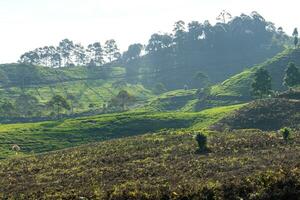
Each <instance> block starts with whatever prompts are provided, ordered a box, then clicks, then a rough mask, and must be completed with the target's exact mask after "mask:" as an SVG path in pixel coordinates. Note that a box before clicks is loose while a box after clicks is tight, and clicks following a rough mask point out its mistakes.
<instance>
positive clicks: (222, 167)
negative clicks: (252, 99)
mask: <svg viewBox="0 0 300 200" xmlns="http://www.w3.org/2000/svg"><path fill="white" fill-rule="evenodd" d="M194 134H195V132H193V131H186V130H184V131H170V130H168V131H162V132H159V133H157V134H147V135H143V136H136V137H130V138H125V139H116V140H111V141H105V142H101V143H94V144H88V145H84V146H81V147H76V148H71V149H67V150H63V151H58V152H53V153H49V154H48V153H47V154H44V155H36V156H31V157H27V158H23V159H7V160H5V161H1V162H0V176H1V179H0V198H3V199H6V198H8V199H10V198H11V199H124V200H125V199H145V200H146V199H178V200H179V199H228V200H229V199H230V200H232V199H236V200H237V199H297V198H298V197H299V195H300V188H299V186H300V170H299V166H300V163H299V160H300V153H299V152H300V133H299V132H298V133H296V132H294V133H293V135H292V138H291V139H290V141H289V142H288V143H285V142H284V141H283V139H282V137H281V135H280V134H278V133H276V132H261V131H256V130H240V131H235V132H232V133H226V134H225V133H211V134H210V136H209V142H208V147H209V150H210V151H209V153H207V154H197V153H196V150H197V144H196V141H195V139H194Z"/></svg>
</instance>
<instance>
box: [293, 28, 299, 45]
mask: <svg viewBox="0 0 300 200" xmlns="http://www.w3.org/2000/svg"><path fill="white" fill-rule="evenodd" d="M293 37H294V45H295V48H296V47H297V45H298V29H297V28H295V29H294V31H293Z"/></svg>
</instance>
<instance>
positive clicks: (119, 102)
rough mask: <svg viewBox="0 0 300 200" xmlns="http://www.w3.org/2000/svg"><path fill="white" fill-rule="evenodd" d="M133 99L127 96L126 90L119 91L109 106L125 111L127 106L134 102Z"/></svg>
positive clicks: (129, 95)
mask: <svg viewBox="0 0 300 200" xmlns="http://www.w3.org/2000/svg"><path fill="white" fill-rule="evenodd" d="M134 101H135V98H134V96H132V95H131V94H129V93H128V92H127V91H126V90H121V91H120V92H119V93H118V95H117V96H115V97H114V98H112V100H111V105H113V106H117V107H118V106H119V107H121V108H122V110H123V111H125V110H126V108H127V105H128V104H130V103H132V102H134Z"/></svg>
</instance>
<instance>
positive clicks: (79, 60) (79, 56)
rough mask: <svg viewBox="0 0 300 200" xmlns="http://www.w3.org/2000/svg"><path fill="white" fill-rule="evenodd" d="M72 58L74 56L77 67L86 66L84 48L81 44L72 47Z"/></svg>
mask: <svg viewBox="0 0 300 200" xmlns="http://www.w3.org/2000/svg"><path fill="white" fill-rule="evenodd" d="M74 56H75V62H76V64H77V65H85V64H86V58H87V55H86V51H85V48H84V46H82V45H81V44H75V46H74Z"/></svg>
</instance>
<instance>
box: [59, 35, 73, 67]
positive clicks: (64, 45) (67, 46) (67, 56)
mask: <svg viewBox="0 0 300 200" xmlns="http://www.w3.org/2000/svg"><path fill="white" fill-rule="evenodd" d="M74 48H75V46H74V43H73V41H71V40H69V39H64V40H62V41H61V42H60V43H59V47H58V50H59V51H60V54H61V56H62V58H63V59H64V65H65V66H69V65H70V64H71V63H72V62H71V55H72V53H73V50H74Z"/></svg>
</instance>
